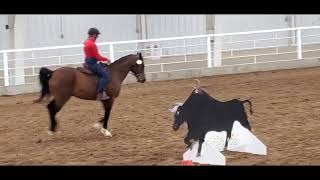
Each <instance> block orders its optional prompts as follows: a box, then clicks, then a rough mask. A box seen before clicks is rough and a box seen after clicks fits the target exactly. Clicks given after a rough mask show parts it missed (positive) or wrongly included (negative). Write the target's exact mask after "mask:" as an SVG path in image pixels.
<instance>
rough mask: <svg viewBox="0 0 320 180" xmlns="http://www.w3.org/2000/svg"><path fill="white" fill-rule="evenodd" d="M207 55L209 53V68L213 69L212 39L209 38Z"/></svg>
mask: <svg viewBox="0 0 320 180" xmlns="http://www.w3.org/2000/svg"><path fill="white" fill-rule="evenodd" d="M207 53H208V67H209V68H210V67H212V57H211V38H210V36H208V37H207Z"/></svg>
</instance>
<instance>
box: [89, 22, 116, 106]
mask: <svg viewBox="0 0 320 180" xmlns="http://www.w3.org/2000/svg"><path fill="white" fill-rule="evenodd" d="M88 35H89V37H88V39H87V40H86V41H85V42H84V52H85V59H86V60H85V63H86V64H87V65H88V67H89V69H90V70H91V71H92V72H93V73H95V74H96V75H97V76H98V77H99V81H98V84H97V97H96V98H97V100H107V99H109V98H110V97H109V96H108V95H107V93H106V92H105V89H106V86H107V84H108V83H109V82H110V77H109V76H108V73H107V72H106V70H105V69H104V68H103V67H102V66H101V65H100V64H99V63H98V61H100V62H106V63H107V64H108V65H109V64H110V60H109V59H108V58H106V57H102V56H101V55H100V54H99V53H98V48H97V45H96V44H95V42H96V39H97V38H98V36H99V35H100V31H99V30H98V29H97V28H90V29H89V31H88Z"/></svg>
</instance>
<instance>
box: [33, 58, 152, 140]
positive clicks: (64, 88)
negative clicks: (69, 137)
mask: <svg viewBox="0 0 320 180" xmlns="http://www.w3.org/2000/svg"><path fill="white" fill-rule="evenodd" d="M101 64H102V63H101ZM104 66H105V68H106V70H107V71H108V73H109V75H111V81H110V83H109V84H108V85H107V88H106V92H107V94H108V96H109V97H110V98H109V99H107V100H104V101H101V102H102V104H103V107H104V110H105V113H104V117H103V118H102V119H101V120H100V121H99V122H98V123H96V124H95V127H96V128H100V131H101V132H102V133H103V134H104V135H105V136H109V137H112V135H111V133H110V132H109V131H108V130H107V128H108V120H109V115H110V112H111V109H112V105H113V103H114V100H115V99H116V98H117V97H118V96H119V93H120V89H121V84H122V82H123V80H124V79H125V78H126V77H127V75H128V73H129V72H132V73H133V75H134V76H135V77H136V79H137V82H139V83H144V82H145V81H146V78H145V73H144V61H143V57H142V55H141V53H140V52H139V53H137V54H130V55H127V56H124V57H122V58H120V59H119V60H116V61H115V62H113V63H111V64H110V65H104ZM39 80H40V84H41V94H40V97H39V98H38V99H37V100H35V101H34V103H39V102H41V101H42V100H43V99H44V98H45V97H46V98H47V99H51V101H50V103H48V105H47V108H48V111H49V115H50V126H49V131H48V133H49V134H50V135H53V133H54V132H55V131H56V127H57V121H56V118H55V116H56V114H57V113H58V112H59V111H60V110H61V109H62V107H63V106H64V105H65V103H66V102H67V101H68V100H69V99H70V98H71V97H72V96H74V97H77V98H80V99H84V100H96V87H97V82H98V77H97V76H96V75H94V74H93V73H92V72H90V71H89V70H86V69H85V68H83V67H78V68H73V67H61V68H58V69H56V70H54V71H52V70H50V69H48V68H46V67H42V68H41V69H40V73H39Z"/></svg>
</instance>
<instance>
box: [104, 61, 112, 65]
mask: <svg viewBox="0 0 320 180" xmlns="http://www.w3.org/2000/svg"><path fill="white" fill-rule="evenodd" d="M102 63H104V64H106V65H108V66H109V65H110V64H111V63H110V62H109V61H103V62H102Z"/></svg>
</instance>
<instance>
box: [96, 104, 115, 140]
mask: <svg viewBox="0 0 320 180" xmlns="http://www.w3.org/2000/svg"><path fill="white" fill-rule="evenodd" d="M113 102H114V99H113V98H111V99H109V100H106V101H102V104H103V107H104V111H105V112H104V118H103V119H102V120H100V121H99V123H100V126H101V125H102V127H101V129H100V131H101V133H102V134H103V135H105V136H109V137H112V134H111V133H110V132H109V131H108V121H109V116H110V112H111V109H112V105H113Z"/></svg>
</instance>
